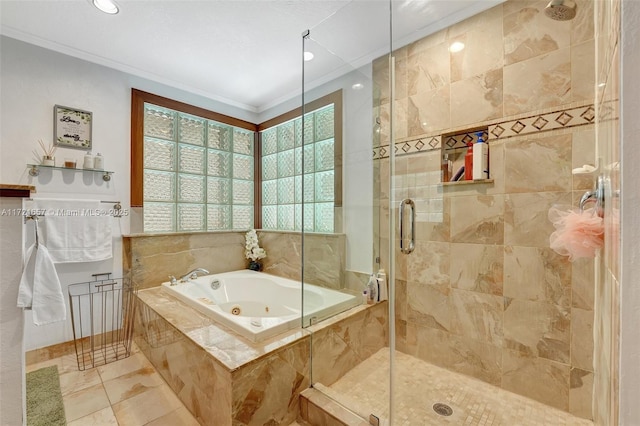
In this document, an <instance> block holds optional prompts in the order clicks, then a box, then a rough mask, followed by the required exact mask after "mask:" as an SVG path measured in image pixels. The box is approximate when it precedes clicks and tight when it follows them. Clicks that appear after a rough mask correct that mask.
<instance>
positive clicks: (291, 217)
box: [261, 104, 335, 233]
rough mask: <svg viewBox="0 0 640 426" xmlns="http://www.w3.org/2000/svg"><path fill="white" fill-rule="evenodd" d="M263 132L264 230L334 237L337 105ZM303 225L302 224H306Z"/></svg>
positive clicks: (328, 106)
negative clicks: (304, 232)
mask: <svg viewBox="0 0 640 426" xmlns="http://www.w3.org/2000/svg"><path fill="white" fill-rule="evenodd" d="M302 127H303V120H302V117H298V118H296V119H294V120H291V121H287V122H285V123H282V124H279V125H277V126H274V127H270V128H268V129H266V130H263V131H262V132H261V140H262V153H261V161H262V228H263V229H277V230H282V231H300V230H303V229H304V231H307V232H327V233H331V232H333V231H334V226H333V223H334V220H333V219H334V218H333V214H334V213H333V212H334V185H335V184H334V182H335V181H334V132H335V126H334V105H333V104H330V105H327V106H325V107H322V108H320V109H317V110H315V111H313V112H309V113H307V114H305V116H304V137H303V128H302ZM303 222H304V223H303Z"/></svg>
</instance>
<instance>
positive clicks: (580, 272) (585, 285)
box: [571, 258, 595, 310]
mask: <svg viewBox="0 0 640 426" xmlns="http://www.w3.org/2000/svg"><path fill="white" fill-rule="evenodd" d="M593 263H594V260H593V259H587V258H582V259H576V260H575V261H573V263H572V264H571V306H573V307H574V308H580V309H585V310H593V309H594V291H595V283H594V280H595V269H594V268H595V267H594V264H593Z"/></svg>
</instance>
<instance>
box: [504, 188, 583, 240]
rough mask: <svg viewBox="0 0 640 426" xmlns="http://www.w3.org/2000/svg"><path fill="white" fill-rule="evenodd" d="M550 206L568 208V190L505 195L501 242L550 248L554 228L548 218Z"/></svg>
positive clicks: (569, 201) (569, 205)
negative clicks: (502, 238)
mask: <svg viewBox="0 0 640 426" xmlns="http://www.w3.org/2000/svg"><path fill="white" fill-rule="evenodd" d="M552 206H558V207H560V206H565V208H567V209H568V208H571V193H564V192H535V193H521V194H508V195H506V196H505V214H504V243H505V244H507V245H517V246H528V247H540V248H543V247H549V236H550V235H551V233H552V232H553V231H555V228H554V227H553V224H552V223H551V221H549V209H550V208H551V207H552Z"/></svg>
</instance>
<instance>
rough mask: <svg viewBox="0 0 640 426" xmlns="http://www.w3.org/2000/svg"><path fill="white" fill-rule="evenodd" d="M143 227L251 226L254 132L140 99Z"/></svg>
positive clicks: (203, 228) (156, 229) (199, 228)
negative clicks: (141, 104) (142, 118)
mask: <svg viewBox="0 0 640 426" xmlns="http://www.w3.org/2000/svg"><path fill="white" fill-rule="evenodd" d="M143 146H144V148H143V149H144V153H143V156H144V162H143V164H144V169H143V176H144V181H143V182H144V183H143V199H144V231H145V232H184V231H187V232H189V231H214V230H241V229H242V230H244V229H249V228H252V227H253V205H254V200H253V193H254V192H253V190H254V188H253V185H254V176H253V170H254V164H253V162H254V152H253V150H254V148H253V147H254V132H252V131H250V130H246V129H242V128H237V127H234V126H230V125H227V124H223V123H218V122H216V121H212V120H207V119H205V118H201V117H196V116H193V115H189V114H185V113H182V112H179V111H174V110H171V109H167V108H163V107H159V106H156V105H153V104H149V103H145V104H144V145H143Z"/></svg>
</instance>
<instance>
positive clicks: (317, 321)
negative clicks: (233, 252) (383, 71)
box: [296, 1, 390, 419]
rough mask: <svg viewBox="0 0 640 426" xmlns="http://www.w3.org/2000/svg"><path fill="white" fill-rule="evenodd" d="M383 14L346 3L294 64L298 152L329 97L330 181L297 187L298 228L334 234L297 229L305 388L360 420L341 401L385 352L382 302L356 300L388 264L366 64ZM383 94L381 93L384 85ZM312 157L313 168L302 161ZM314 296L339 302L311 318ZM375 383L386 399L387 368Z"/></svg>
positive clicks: (384, 27)
mask: <svg viewBox="0 0 640 426" xmlns="http://www.w3.org/2000/svg"><path fill="white" fill-rule="evenodd" d="M389 12H390V8H389V2H387V1H376V2H348V3H346V4H344V5H341V7H339V8H336V10H335V11H333V12H332V14H331V15H330V16H329V17H328V18H327V19H325V20H324V21H322V22H321V23H320V24H319V25H317V26H315V27H313V28H310V29H309V33H308V34H307V35H306V36H303V43H302V44H303V52H307V53H306V55H307V56H310V54H312V55H313V59H311V60H307V61H304V63H303V69H304V74H303V105H304V114H303V117H304V119H303V127H304V129H305V132H304V136H303V140H304V144H303V146H304V147H307V146H308V145H311V144H313V143H315V144H317V143H318V141H317V139H318V135H319V133H326V130H325V129H324V127H325V121H326V118H327V117H324V118H323V116H322V115H320V114H318V112H314V111H317V110H316V108H317V107H318V105H317V103H318V100H322V99H325V100H326V98H327V96H329V97H330V98H331V99H332V101H334V102H335V104H334V108H335V114H334V117H333V118H334V126H333V129H334V133H333V134H331V136H332V141H333V155H334V157H333V165H334V168H333V176H332V178H331V179H325V180H323V181H320V180H319V176H318V174H316V175H315V182H309V181H308V180H307V179H304V180H303V181H302V186H303V189H302V191H303V193H307V192H308V191H309V188H308V185H309V184H311V185H314V186H313V187H312V188H311V191H313V190H315V194H316V199H315V200H314V199H307V198H306V197H305V198H304V199H303V207H302V212H301V213H302V222H303V223H307V221H308V220H312V221H315V223H319V222H323V221H325V222H326V221H330V225H331V226H330V227H331V229H332V230H333V232H331V233H327V232H317V229H316V232H309V227H306V226H305V227H304V230H303V235H302V238H303V282H304V286H305V288H304V292H303V309H304V314H303V321H304V324H303V326H304V327H307V330H309V331H310V332H311V339H312V344H311V376H312V377H311V379H312V384H313V387H314V388H315V389H316V390H320V391H322V392H323V393H325V394H326V395H327V396H329V397H331V398H334V399H335V400H336V401H337V402H339V403H340V404H343V405H345V406H346V407H347V408H348V409H350V410H351V411H352V412H355V413H357V414H359V415H360V416H362V417H364V418H367V419H368V418H369V416H370V414H374V413H373V412H372V411H370V410H369V407H368V405H367V404H364V405H363V404H362V401H361V400H359V399H358V398H355V399H351V398H350V396H358V395H364V394H366V389H360V390H356V388H357V387H358V383H359V382H360V376H361V375H362V374H368V373H369V372H367V371H362V370H361V369H359V368H358V367H359V366H360V365H362V363H363V362H364V361H365V360H367V359H369V358H371V357H376V356H378V357H379V356H380V354H381V353H388V351H389V342H388V336H389V332H388V321H387V319H388V302H386V301H385V302H382V303H377V304H371V305H367V304H366V302H364V303H363V290H364V289H365V287H366V284H367V282H368V281H369V278H370V276H371V274H377V273H378V272H379V269H380V263H379V262H380V260H379V259H380V258H381V256H385V255H386V256H388V249H385V250H383V249H382V248H381V246H380V244H381V240H382V238H383V236H382V235H381V233H382V232H387V231H385V230H386V229H388V226H387V225H386V224H381V222H380V217H379V211H380V210H379V207H380V198H381V188H380V181H381V180H380V176H379V175H380V163H379V162H378V161H376V160H375V159H374V158H375V157H374V151H376V150H377V152H379V150H380V144H381V138H382V137H383V136H382V135H383V132H384V129H382V125H381V120H380V115H381V111H380V103H381V97H382V96H384V94H386V93H388V88H386V87H380V85H379V82H376V81H374V80H373V79H372V75H373V72H374V71H373V68H372V67H373V65H372V64H373V61H374V60H376V59H377V58H381V57H385V58H386V60H388V54H389V52H390V49H389V46H390V44H389V42H390V34H389V22H390V20H389V19H390V16H389ZM363 26H366V27H367V28H373V29H375V31H369V32H367V33H366V34H363V33H360V32H358V31H353V32H351V33H350V37H349V39H348V40H345V39H344V38H338V37H336V34H337V31H336V29H343V28H356V27H359V28H362V27H363ZM340 33H341V34H344V33H345V32H344V31H340ZM301 60H302V58H301ZM387 68H388V67H387ZM384 84H386V85H388V79H385V81H384ZM327 134H328V133H327ZM386 134H388V131H387V132H386ZM387 145H388V143H387ZM318 148H319V146H316V150H315V151H309V150H306V149H302V150H301V153H300V156H301V158H300V160H299V161H301V164H302V165H303V171H304V173H303V175H304V176H305V177H306V176H307V175H311V174H312V172H314V170H313V169H310V167H314V166H316V167H317V166H318V165H319V164H320V161H321V158H319V155H322V152H321V151H319V149H318ZM312 155H315V161H314V158H309V157H310V156H312ZM296 161H298V160H296ZM328 184H329V185H330V188H329V189H328V190H327V189H326V188H325V186H326V185H328ZM328 192H332V195H333V199H332V200H331V201H330V202H325V201H324V200H321V201H320V200H318V199H317V197H318V196H319V195H320V194H322V193H328ZM383 192H384V194H387V193H388V191H386V190H383ZM314 207H315V208H314ZM322 228H324V229H326V228H329V226H328V225H326V226H323V227H322ZM313 286H322V287H327V288H329V289H332V290H335V291H336V294H337V296H336V297H338V298H342V299H344V300H346V302H345V303H342V304H339V305H337V308H336V309H333V310H329V311H325V312H318V311H317V310H315V303H316V299H315V298H314V293H313ZM316 312H318V313H316ZM336 314H337V315H336ZM383 358H388V356H387V355H384V356H383ZM375 374H376V375H377V376H378V380H379V381H380V384H382V383H387V385H386V386H385V388H386V389H389V386H388V382H389V377H390V376H389V365H388V363H385V364H380V365H379V366H378V369H377V371H376V372H375ZM376 412H377V413H379V412H388V395H387V396H383V397H382V398H380V400H379V401H377V402H376ZM378 415H379V414H378Z"/></svg>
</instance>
